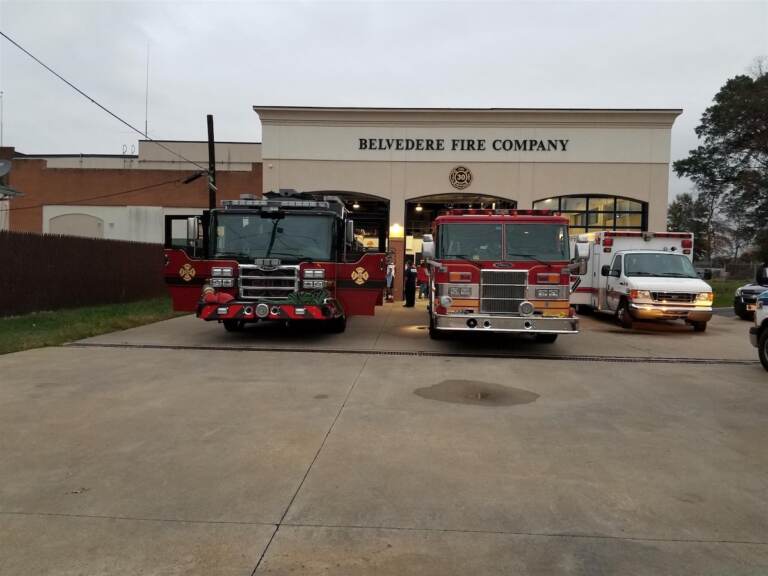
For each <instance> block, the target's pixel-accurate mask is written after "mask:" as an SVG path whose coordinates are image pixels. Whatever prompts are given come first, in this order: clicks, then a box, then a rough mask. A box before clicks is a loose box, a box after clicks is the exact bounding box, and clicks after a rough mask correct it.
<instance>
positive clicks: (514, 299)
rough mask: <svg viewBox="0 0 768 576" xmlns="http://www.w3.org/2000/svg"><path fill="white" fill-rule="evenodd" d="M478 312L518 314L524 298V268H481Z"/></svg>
mask: <svg viewBox="0 0 768 576" xmlns="http://www.w3.org/2000/svg"><path fill="white" fill-rule="evenodd" d="M480 280H481V284H480V312H482V313H486V314H518V311H519V308H520V303H521V302H522V301H523V300H525V291H526V284H527V280H528V272H527V271H525V270H482V271H481V272H480Z"/></svg>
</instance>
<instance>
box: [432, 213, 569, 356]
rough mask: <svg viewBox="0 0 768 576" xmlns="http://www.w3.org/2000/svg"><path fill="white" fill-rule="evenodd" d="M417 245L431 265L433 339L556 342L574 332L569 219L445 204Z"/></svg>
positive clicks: (546, 214)
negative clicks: (473, 336) (466, 335)
mask: <svg viewBox="0 0 768 576" xmlns="http://www.w3.org/2000/svg"><path fill="white" fill-rule="evenodd" d="M422 251H423V254H424V255H425V257H426V258H428V259H429V263H430V272H431V279H430V300H429V305H428V306H429V308H428V311H429V334H430V336H431V337H432V338H439V337H440V336H441V335H443V334H445V333H447V332H459V331H464V332H518V333H527V334H533V335H534V336H535V338H536V340H538V341H540V342H554V341H555V340H556V339H557V337H558V335H559V334H576V333H578V331H579V320H578V318H577V317H576V316H575V314H574V311H573V308H572V307H571V305H570V303H569V296H570V275H571V271H572V269H573V266H574V265H571V264H569V261H570V247H569V242H568V221H567V219H566V218H564V217H562V216H556V215H554V214H552V213H551V212H550V211H548V210H450V211H449V212H448V213H447V214H445V215H442V216H438V217H437V218H436V219H435V222H434V226H433V235H432V236H431V237H429V236H427V237H425V242H424V246H423V249H422Z"/></svg>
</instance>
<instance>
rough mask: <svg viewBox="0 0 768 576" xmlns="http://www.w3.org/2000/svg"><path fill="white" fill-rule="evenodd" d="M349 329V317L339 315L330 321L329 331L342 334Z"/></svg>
mask: <svg viewBox="0 0 768 576" xmlns="http://www.w3.org/2000/svg"><path fill="white" fill-rule="evenodd" d="M346 329H347V317H346V316H339V317H338V318H334V319H332V320H329V321H328V331H329V332H332V333H334V334H341V333H342V332H344V330H346Z"/></svg>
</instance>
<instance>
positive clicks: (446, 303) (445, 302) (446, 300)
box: [440, 296, 453, 308]
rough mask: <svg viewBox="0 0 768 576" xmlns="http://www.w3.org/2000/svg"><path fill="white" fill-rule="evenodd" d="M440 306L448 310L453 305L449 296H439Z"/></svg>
mask: <svg viewBox="0 0 768 576" xmlns="http://www.w3.org/2000/svg"><path fill="white" fill-rule="evenodd" d="M440 304H442V305H443V306H445V307H446V308H448V307H450V305H451V304H453V298H451V297H450V296H440Z"/></svg>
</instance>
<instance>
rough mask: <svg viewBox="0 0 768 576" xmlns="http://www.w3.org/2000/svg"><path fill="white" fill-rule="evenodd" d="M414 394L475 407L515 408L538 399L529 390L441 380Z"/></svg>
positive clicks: (418, 389) (467, 381)
mask: <svg viewBox="0 0 768 576" xmlns="http://www.w3.org/2000/svg"><path fill="white" fill-rule="evenodd" d="M414 394H416V395H417V396H420V397H421V398H426V399H427V400H437V401H439V402H451V403H453V404H473V405H475V406H515V405H517V404H530V403H531V402H535V401H536V400H538V398H539V395H538V394H536V393H535V392H531V391H529V390H522V389H520V388H511V387H509V386H502V385H501V384H492V383H490V382H478V381H475V380H443V381H442V382H440V383H438V384H435V385H433V386H426V387H424V388H417V389H416V390H414Z"/></svg>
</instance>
